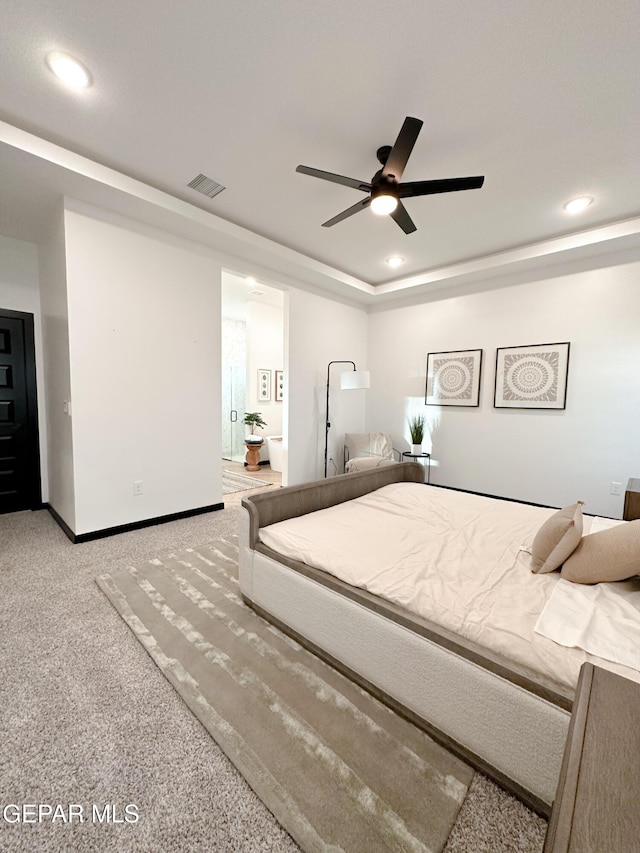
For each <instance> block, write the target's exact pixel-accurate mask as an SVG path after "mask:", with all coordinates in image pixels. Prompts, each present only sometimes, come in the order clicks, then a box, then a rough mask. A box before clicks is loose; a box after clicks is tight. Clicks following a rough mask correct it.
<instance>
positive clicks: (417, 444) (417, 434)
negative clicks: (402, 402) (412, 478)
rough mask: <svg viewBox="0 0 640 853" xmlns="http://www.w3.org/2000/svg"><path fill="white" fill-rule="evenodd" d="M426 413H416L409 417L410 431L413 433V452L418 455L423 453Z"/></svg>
mask: <svg viewBox="0 0 640 853" xmlns="http://www.w3.org/2000/svg"><path fill="white" fill-rule="evenodd" d="M424 424H425V417H424V415H414V416H413V417H412V418H409V433H410V434H411V453H414V454H416V455H418V454H420V453H422V442H423V440H424Z"/></svg>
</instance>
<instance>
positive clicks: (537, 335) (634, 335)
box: [367, 262, 640, 517]
mask: <svg viewBox="0 0 640 853" xmlns="http://www.w3.org/2000/svg"><path fill="white" fill-rule="evenodd" d="M369 340H370V348H369V357H368V360H369V365H370V369H371V371H372V390H371V391H370V392H369V398H368V407H367V426H368V429H371V430H373V429H380V430H384V431H388V432H391V433H392V435H393V438H394V444H396V446H400V445H402V447H403V448H408V442H409V434H408V429H407V426H406V417H407V414H408V413H409V412H412V413H413V412H423V413H425V414H426V415H427V418H428V419H429V420H430V421H432V422H436V423H437V422H438V421H439V425H438V427H437V430H436V432H435V434H434V436H433V454H434V458H435V460H436V461H437V466H438V467H436V468H434V469H432V482H435V483H439V484H442V485H448V486H455V487H458V488H464V489H471V490H474V491H479V492H485V493H488V494H494V495H501V496H505V497H512V498H518V499H521V500H529V501H534V502H539V503H544V504H549V505H552V506H562V505H565V504H567V503H570V502H573V501H574V500H576V499H581V500H584V501H585V502H586V506H585V511H586V512H590V513H596V514H601V515H609V516H613V517H621V514H622V501H623V498H622V497H613V496H611V495H610V494H609V483H610V482H611V481H616V482H620V483H622V485H623V489H624V487H625V486H626V483H627V479H628V478H629V477H634V476H635V477H637V476H639V475H640V429H639V427H638V424H640V262H633V263H627V264H625V265H619V266H612V267H606V268H601V269H593V270H590V271H588V272H579V273H571V272H570V271H569V272H568V273H567V274H566V275H563V276H561V277H556V278H552V279H548V280H543V281H536V282H532V283H529V284H524V285H519V286H516V287H510V288H504V289H500V290H493V291H489V292H485V293H477V294H473V295H467V296H460V297H456V298H451V299H445V300H442V301H439V302H430V303H425V304H422V305H414V306H411V307H403V308H398V309H391V310H388V311H382V312H380V313H374V314H372V315H371V316H370V328H369ZM555 341H570V342H571V354H570V364H569V381H568V394H567V407H566V410H564V411H549V410H547V411H544V410H535V411H534V410H507V409H494V408H493V387H494V376H495V356H496V347H503V346H516V345H520V344H535V343H552V342H555ZM478 348H481V349H483V350H484V361H483V378H482V386H481V401H480V407H479V408H478V409H471V408H469V409H463V408H455V407H450V408H449V407H441V408H440V407H432V406H426V407H425V406H424V405H423V404H424V393H425V387H424V386H425V372H426V359H427V353H428V352H438V351H446V350H458V349H478ZM428 444H429V442H428V441H426V442H425V446H426V449H428Z"/></svg>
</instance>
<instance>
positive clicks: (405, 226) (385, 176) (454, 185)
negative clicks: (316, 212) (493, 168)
mask: <svg viewBox="0 0 640 853" xmlns="http://www.w3.org/2000/svg"><path fill="white" fill-rule="evenodd" d="M421 127H422V121H421V120H420V119H419V118H411V116H407V118H405V120H404V124H403V125H402V128H401V129H400V133H399V134H398V138H397V139H396V141H395V143H394V144H393V146H391V145H383V146H382V148H378V150H377V152H376V157H377V158H378V160H379V162H380V163H381V164H382V168H381V169H379V170H378V171H377V172H376V173H375V175H374V176H373V178H371V181H370V182H368V183H367V181H358V180H356V179H355V178H346V177H344V176H343V175H336V174H334V173H333V172H323V171H322V170H321V169H313V168H312V167H311V166H298V167H297V168H296V172H301V173H302V174H303V175H311V176H312V177H314V178H322V179H323V180H324V181H332V182H333V183H334V184H343V185H344V186H345V187H353V189H354V190H361V191H362V192H365V193H369V195H368V196H367V197H366V198H364V199H362V201H359V202H357V203H356V204H354V205H352V206H351V207H348V208H347V209H346V210H343V211H342V213H339V214H338V215H337V216H334V217H333V218H332V219H328V220H327V221H326V222H323V223H322V225H323V227H324V228H329V227H330V226H331V225H336V224H337V223H338V222H342V220H343V219H347V217H349V216H353V214H354V213H358V211H360V210H364V209H365V208H367V207H371V210H372V211H373V212H374V213H378V214H380V215H382V214H385V213H388V214H389V215H390V216H391V218H392V219H393V220H395V222H397V223H398V225H399V226H400V228H402V230H403V231H404V233H405V234H411V233H412V232H413V231H415V230H416V226H415V224H414V222H413V220H412V219H411V217H410V216H409V214H408V213H407V209H406V208H405V206H404V205H403V203H402V199H403V198H415V197H416V196H420V195H433V194H434V193H451V192H458V191H459V190H477V189H480V187H481V186H482V184H483V183H484V175H478V176H476V177H472V178H444V179H442V180H436V181H408V182H405V183H404V184H401V183H400V179H401V178H402V173H403V172H404V169H405V166H406V165H407V160H408V159H409V155H410V154H411V152H412V151H413V146H414V145H415V144H416V139H417V138H418V134H419V133H420V128H421Z"/></svg>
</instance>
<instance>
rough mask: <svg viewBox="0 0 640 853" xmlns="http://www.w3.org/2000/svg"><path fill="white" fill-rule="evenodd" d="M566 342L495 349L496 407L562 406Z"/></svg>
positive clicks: (567, 361) (567, 368) (566, 351)
mask: <svg viewBox="0 0 640 853" xmlns="http://www.w3.org/2000/svg"><path fill="white" fill-rule="evenodd" d="M568 373H569V343H568V342H564V343H559V344H532V345H530V346H519V347H500V348H499V349H498V350H497V351H496V387H495V393H494V397H493V405H494V407H495V408H496V409H564V408H565V406H566V403H567V376H568Z"/></svg>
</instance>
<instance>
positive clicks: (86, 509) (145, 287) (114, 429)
mask: <svg viewBox="0 0 640 853" xmlns="http://www.w3.org/2000/svg"><path fill="white" fill-rule="evenodd" d="M71 207H72V208H73V209H69V208H67V209H66V211H65V228H66V250H67V281H68V304H69V348H70V358H71V396H72V406H73V408H72V412H73V414H72V423H73V453H74V470H75V503H76V519H75V527H74V530H75V533H76V534H82V533H86V532H91V531H94V530H100V529H104V528H109V527H113V526H117V525H120V524H126V523H131V522H135V521H139V520H144V519H148V518H154V517H157V516H163V515H167V514H171V513H174V512H182V511H186V510H189V509H194V508H198V507H202V506H207V505H211V504H215V503H219V502H220V501H221V500H222V496H221V461H220V457H221V424H220V370H221V367H220V274H221V268H220V264H219V263H218V262H217V261H215V260H214V259H212V257H211V256H210V253H209V252H208V251H207V250H202V251H200V250H199V248H198V247H197V246H195V245H193V244H189V243H187V242H186V241H180V240H177V239H173V238H170V237H169V236H168V235H165V234H163V233H161V232H156V231H154V230H151V229H148V228H143V227H141V226H140V227H139V226H137V225H136V223H133V222H131V221H128V220H124V219H121V218H120V217H116V216H110V215H109V214H106V212H104V211H96V210H93V209H92V208H89V207H88V206H84V205H78V204H77V203H74V204H73V205H71ZM57 405H59V401H56V403H55V406H57ZM134 481H142V483H143V494H142V495H139V496H135V495H134V493H133V483H134Z"/></svg>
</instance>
